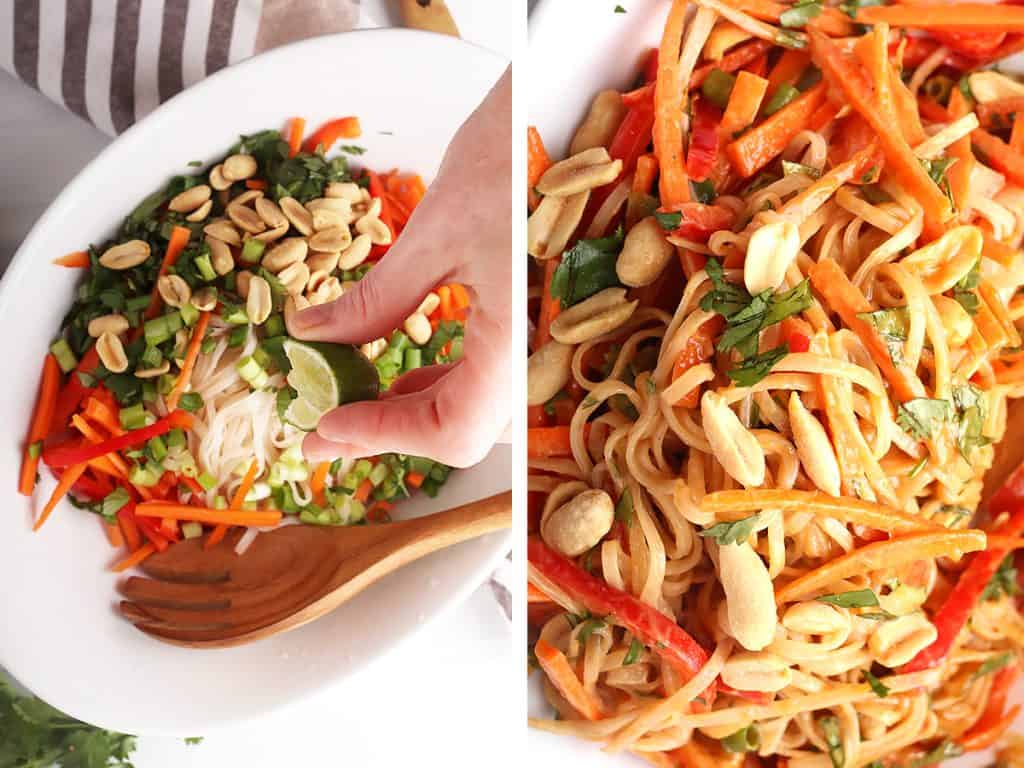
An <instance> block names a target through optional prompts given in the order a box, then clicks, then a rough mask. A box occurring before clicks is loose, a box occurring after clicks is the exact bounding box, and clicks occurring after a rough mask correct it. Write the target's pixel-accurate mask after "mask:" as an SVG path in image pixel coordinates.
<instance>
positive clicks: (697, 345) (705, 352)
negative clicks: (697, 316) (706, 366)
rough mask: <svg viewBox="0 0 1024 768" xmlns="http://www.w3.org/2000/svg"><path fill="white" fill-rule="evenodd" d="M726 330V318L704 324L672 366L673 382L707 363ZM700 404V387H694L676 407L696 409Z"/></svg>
mask: <svg viewBox="0 0 1024 768" xmlns="http://www.w3.org/2000/svg"><path fill="white" fill-rule="evenodd" d="M724 328H725V318H723V317H722V316H721V315H715V316H714V317H711V318H709V319H707V320H705V321H704V322H703V323H701V325H700V327H699V328H697V330H696V331H694V332H693V335H692V336H690V338H688V339H687V340H686V344H685V345H684V346H683V348H682V349H681V350H680V351H679V356H678V357H677V358H676V362H675V365H673V366H672V381H675V380H676V379H678V378H679V377H680V376H682V375H683V374H684V373H686V371H688V370H690V369H691V368H693V367H694V366H696V365H700V364H701V363H705V362H707V361H708V360H710V359H711V358H712V357H713V356H714V354H715V339H716V338H717V337H718V335H719V334H721V333H722V330H723V329H724ZM699 404H700V387H694V388H693V389H692V390H690V391H689V392H687V393H686V394H685V395H683V396H682V397H681V398H680V399H679V401H678V402H677V403H676V406H677V407H679V408H696V407H697V406H698V405H699Z"/></svg>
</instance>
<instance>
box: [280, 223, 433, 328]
mask: <svg viewBox="0 0 1024 768" xmlns="http://www.w3.org/2000/svg"><path fill="white" fill-rule="evenodd" d="M411 253H412V250H411V249H410V248H403V247H402V245H401V244H400V243H396V244H395V246H394V247H393V248H392V249H391V250H390V251H389V252H388V254H387V255H386V256H385V257H384V258H383V259H382V260H381V261H380V262H379V263H378V264H377V265H376V266H375V267H373V269H371V270H370V271H369V272H367V273H366V276H365V277H364V278H363V279H362V280H360V281H359V282H357V283H356V284H355V287H353V288H350V289H349V290H348V291H346V292H345V293H344V294H343V295H342V296H341V297H340V298H337V299H335V300H334V301H332V302H329V303H327V304H319V305H317V306H315V307H309V308H308V309H304V310H302V311H301V312H297V313H295V314H294V315H291V316H288V315H287V314H286V319H287V324H288V332H289V333H290V334H291V335H292V336H294V337H295V338H298V339H303V340H305V341H330V342H336V343H341V344H363V343H365V342H368V341H373V340H374V339H380V338H386V337H388V336H390V335H391V332H392V331H393V330H394V329H395V328H401V327H402V323H404V322H405V319H406V318H407V317H409V315H411V314H412V313H413V312H415V311H416V308H417V307H418V306H419V305H420V302H421V301H422V300H423V297H424V296H426V295H427V294H428V293H430V291H432V290H433V289H434V287H435V286H436V285H438V283H440V282H442V281H443V279H444V277H445V275H444V273H443V272H441V271H440V268H439V264H438V262H440V261H441V260H440V259H438V258H436V257H435V258H431V257H430V256H429V255H428V256H426V257H425V258H421V259H413V258H412V257H411Z"/></svg>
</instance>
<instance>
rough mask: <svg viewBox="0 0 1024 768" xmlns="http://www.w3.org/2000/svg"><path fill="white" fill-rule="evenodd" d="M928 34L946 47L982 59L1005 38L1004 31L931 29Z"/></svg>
mask: <svg viewBox="0 0 1024 768" xmlns="http://www.w3.org/2000/svg"><path fill="white" fill-rule="evenodd" d="M928 34H930V35H931V36H932V37H934V38H935V39H936V40H938V41H940V42H941V43H942V44H943V45H945V46H946V47H947V48H949V49H951V50H953V51H956V52H957V53H962V54H963V55H964V56H968V57H970V58H972V59H983V58H985V57H986V56H990V55H991V54H992V52H993V51H995V50H996V49H998V48H999V46H1000V45H1002V44H1003V41H1004V40H1006V33H1005V32H972V31H969V30H954V29H933V30H930V31H929V33H928Z"/></svg>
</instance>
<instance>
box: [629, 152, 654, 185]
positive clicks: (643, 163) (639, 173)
mask: <svg viewBox="0 0 1024 768" xmlns="http://www.w3.org/2000/svg"><path fill="white" fill-rule="evenodd" d="M657 176H658V159H657V158H656V157H655V156H654V155H650V154H644V155H640V157H638V158H637V159H636V171H635V172H634V173H633V188H632V189H633V191H634V192H637V193H642V194H645V195H649V194H650V193H651V190H653V189H654V182H655V180H656V178H657Z"/></svg>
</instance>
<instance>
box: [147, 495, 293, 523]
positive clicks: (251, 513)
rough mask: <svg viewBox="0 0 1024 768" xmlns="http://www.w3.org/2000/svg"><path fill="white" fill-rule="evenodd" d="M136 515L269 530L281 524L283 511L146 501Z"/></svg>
mask: <svg viewBox="0 0 1024 768" xmlns="http://www.w3.org/2000/svg"><path fill="white" fill-rule="evenodd" d="M135 514H136V515H140V516H142V517H160V518H169V519H171V520H194V521H195V522H198V523H208V524H210V525H220V524H224V525H244V526H253V527H258V528H269V527H272V526H275V525H277V524H278V523H280V522H281V516H282V515H281V511H280V510H277V509H263V510H243V509H210V508H209V507H193V506H189V505H188V504H173V503H171V502H167V501H146V502H143V503H142V504H139V505H137V506H136V507H135Z"/></svg>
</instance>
